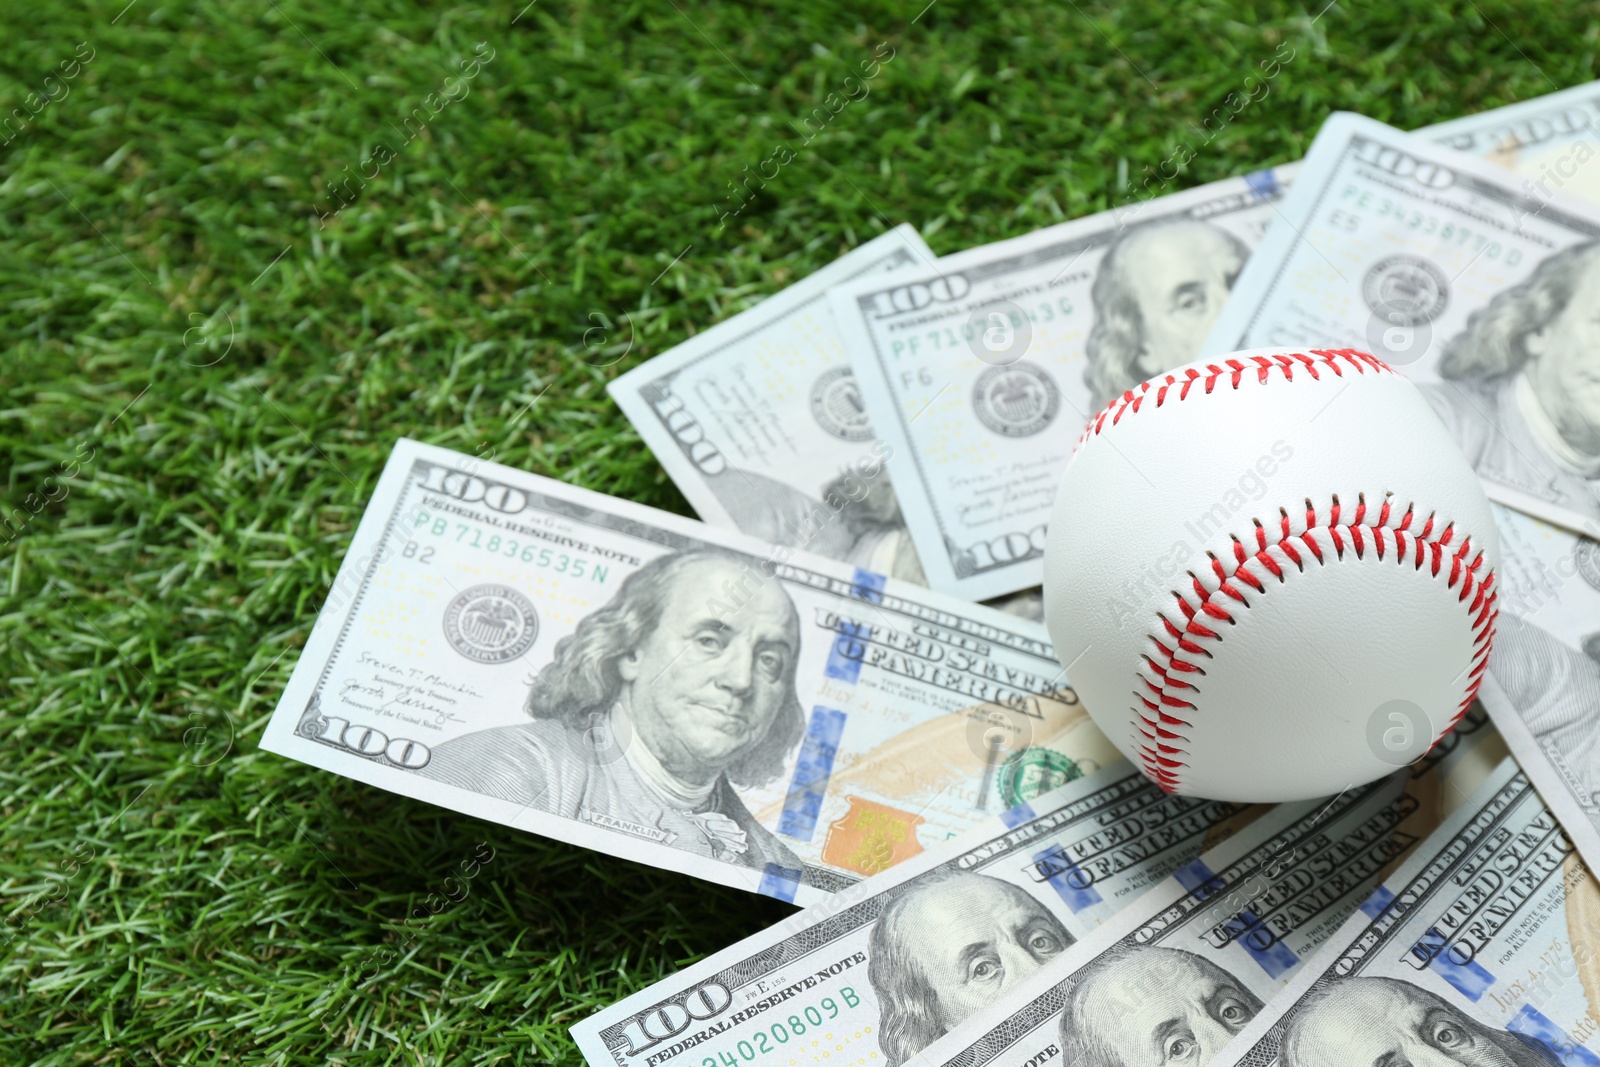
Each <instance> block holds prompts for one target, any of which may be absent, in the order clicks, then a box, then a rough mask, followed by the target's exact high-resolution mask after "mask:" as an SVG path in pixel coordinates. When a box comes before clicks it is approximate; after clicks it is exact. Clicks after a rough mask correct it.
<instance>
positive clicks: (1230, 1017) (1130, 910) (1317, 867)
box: [886, 707, 1505, 1067]
mask: <svg viewBox="0 0 1600 1067" xmlns="http://www.w3.org/2000/svg"><path fill="white" fill-rule="evenodd" d="M1461 727H1462V729H1459V730H1458V731H1457V732H1456V733H1454V734H1452V735H1450V736H1448V737H1447V738H1446V739H1445V741H1444V742H1442V743H1441V744H1440V745H1439V746H1438V747H1436V748H1435V749H1434V751H1432V752H1431V753H1429V754H1428V755H1427V756H1426V757H1424V758H1423V759H1422V760H1419V761H1418V762H1417V763H1415V764H1413V765H1411V766H1410V767H1408V768H1406V769H1405V770H1401V771H1397V772H1396V773H1395V774H1393V775H1391V776H1389V777H1388V778H1384V779H1381V780H1379V781H1377V782H1374V783H1372V784H1370V785H1367V786H1364V787H1362V788H1359V789H1351V790H1346V791H1345V792H1343V793H1341V794H1339V795H1338V796H1337V797H1334V798H1332V799H1331V800H1320V801H1310V802H1302V803H1296V804H1284V805H1280V806H1279V807H1278V808H1276V809H1274V810H1273V811H1272V812H1271V813H1270V814H1268V815H1266V816H1264V817H1262V818H1261V819H1258V820H1257V821H1256V822H1254V823H1253V824H1251V826H1249V827H1248V828H1246V829H1244V830H1241V831H1240V832H1239V833H1237V834H1236V835H1234V836H1233V837H1232V838H1231V839H1229V840H1228V841H1226V842H1224V843H1223V844H1221V845H1218V846H1216V847H1215V848H1213V849H1211V850H1209V851H1208V852H1206V853H1205V854H1204V855H1203V856H1201V857H1200V858H1199V859H1197V860H1194V861H1192V862H1190V863H1189V864H1186V865H1184V866H1182V867H1179V868H1178V869H1177V870H1176V871H1174V872H1173V874H1172V875H1171V876H1170V877H1169V878H1168V879H1167V880H1166V881H1165V882H1164V883H1163V884H1161V885H1159V886H1157V887H1156V888H1154V889H1152V890H1151V891H1150V892H1149V893H1147V894H1145V895H1144V896H1142V897H1140V898H1139V899H1138V900H1136V901H1135V902H1134V903H1133V904H1131V905H1129V906H1128V907H1126V908H1124V909H1123V910H1122V911H1121V912H1119V913H1118V914H1117V915H1116V916H1114V917H1113V918H1111V919H1110V920H1108V921H1107V922H1105V923H1103V924H1102V925H1101V926H1100V928H1099V929H1098V930H1096V931H1095V932H1094V933H1092V934H1090V935H1089V936H1088V937H1087V938H1085V939H1083V940H1082V941H1079V942H1078V943H1077V944H1075V945H1073V946H1072V947H1070V948H1069V949H1067V950H1066V951H1065V952H1062V953H1060V954H1059V955H1057V956H1056V957H1055V958H1054V959H1053V960H1051V961H1050V962H1049V963H1048V964H1047V965H1046V966H1044V967H1041V968H1039V969H1038V971H1037V972H1036V973H1035V974H1033V975H1032V976H1031V977H1030V978H1029V979H1028V981H1027V982H1026V983H1024V984H1023V985H1021V986H1019V987H1017V988H1016V989H1015V990H1013V991H1012V992H1011V993H1009V994H1007V995H1006V996H1005V997H1003V998H1000V999H997V1000H995V1001H993V1002H992V1003H990V1004H988V1005H987V1006H985V1007H984V1008H983V1009H981V1010H980V1011H978V1012H977V1013H975V1014H973V1015H972V1016H971V1017H970V1018H968V1019H967V1020H966V1021H965V1022H963V1023H962V1024H961V1025H960V1026H958V1027H956V1028H955V1029H954V1030H952V1031H951V1032H950V1033H948V1034H947V1035H945V1036H944V1037H942V1038H941V1039H940V1040H939V1041H937V1042H935V1043H933V1044H931V1045H929V1046H928V1047H927V1048H925V1049H924V1050H923V1051H922V1052H921V1053H920V1054H919V1055H917V1056H915V1057H913V1058H911V1059H910V1060H909V1062H910V1063H912V1064H915V1065H916V1067H934V1065H939V1067H1002V1065H1003V1067H1046V1065H1055V1067H1129V1065H1133V1064H1166V1063H1170V1064H1185V1065H1188V1067H1203V1065H1204V1064H1205V1063H1206V1062H1207V1060H1209V1059H1210V1058H1211V1057H1212V1056H1214V1055H1216V1054H1217V1052H1218V1051H1219V1050H1220V1049H1221V1048H1222V1047H1224V1046H1225V1045H1226V1044H1227V1043H1228V1041H1229V1040H1230V1039H1231V1038H1232V1037H1233V1036H1234V1035H1236V1034H1238V1033H1239V1032H1240V1031H1241V1029H1242V1028H1243V1027H1244V1026H1245V1024H1247V1023H1248V1022H1249V1020H1250V1019H1251V1018H1252V1017H1253V1016H1254V1015H1256V1014H1257V1013H1258V1012H1260V1011H1261V1010H1262V1005H1263V1004H1265V1003H1267V1002H1268V1001H1270V1000H1271V999H1272V998H1273V996H1274V995H1275V994H1276V993H1277V992H1278V990H1279V989H1281V988H1282V987H1283V986H1284V985H1285V984H1286V983H1287V982H1288V981H1289V979H1290V978H1291V976H1292V975H1294V974H1295V973H1296V971H1297V970H1299V969H1300V967H1301V964H1302V963H1303V962H1304V961H1306V960H1308V959H1310V958H1311V957H1313V956H1314V955H1315V953H1316V951H1317V949H1318V948H1319V947H1320V946H1321V945H1322V944H1323V943H1324V942H1325V941H1326V940H1327V939H1328V937H1329V936H1330V935H1332V934H1333V932H1334V931H1335V930H1337V929H1338V928H1339V926H1340V924H1341V923H1342V922H1343V921H1344V920H1345V918H1346V917H1347V916H1349V915H1350V914H1351V913H1352V912H1354V911H1355V910H1356V908H1357V907H1358V906H1360V905H1361V903H1362V901H1363V900H1365V899H1366V898H1367V896H1368V895H1369V894H1370V893H1371V891H1372V890H1373V888H1374V887H1376V886H1377V885H1379V884H1381V883H1382V881H1383V879H1384V877H1385V876H1386V874H1387V873H1388V872H1389V871H1391V870H1393V869H1394V868H1395V867H1397V866H1398V865H1399V864H1400V862H1401V861H1402V859H1403V858H1404V857H1405V856H1407V855H1409V854H1410V853H1411V851H1412V850H1413V849H1414V848H1415V847H1416V846H1417V844H1418V843H1419V842H1420V841H1422V840H1423V839H1424V838H1426V836H1427V835H1428V834H1429V833H1430V832H1431V831H1432V830H1433V829H1434V828H1435V827H1436V826H1438V825H1439V823H1440V822H1441V820H1442V819H1443V818H1444V817H1445V816H1446V814H1447V813H1449V812H1450V811H1452V810H1454V809H1455V807H1456V806H1457V805H1459V804H1460V803H1462V802H1463V801H1464V800H1465V799H1466V798H1467V797H1469V796H1470V795H1471V792H1472V789H1473V788H1475V787H1476V786H1477V785H1478V784H1479V783H1480V782H1482V781H1483V780H1484V779H1485V778H1486V776H1488V775H1489V774H1490V773H1492V772H1493V770H1494V768H1495V766H1496V764H1497V763H1498V762H1499V760H1500V758H1501V757H1503V756H1504V754H1505V748H1504V745H1503V744H1502V743H1501V742H1500V740H1499V738H1498V737H1496V736H1495V734H1494V730H1493V727H1491V726H1490V725H1489V722H1488V718H1487V716H1485V715H1484V713H1483V711H1482V709H1481V708H1477V707H1474V708H1472V709H1471V710H1470V711H1469V713H1468V716H1467V717H1466V718H1465V719H1464V720H1463V722H1462V724H1461ZM886 1058H887V1061H888V1063H889V1064H891V1065H897V1064H900V1063H904V1062H908V1061H907V1060H906V1058H905V1057H898V1056H895V1055H889V1056H888V1057H886ZM1361 1062H1363V1063H1370V1062H1373V1061H1361Z"/></svg>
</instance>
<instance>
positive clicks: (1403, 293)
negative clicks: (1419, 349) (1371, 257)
mask: <svg viewBox="0 0 1600 1067" xmlns="http://www.w3.org/2000/svg"><path fill="white" fill-rule="evenodd" d="M1361 298H1362V299H1363V300H1365V301H1366V302H1367V307H1368V308H1369V309H1371V311H1372V313H1373V314H1374V315H1378V316H1380V317H1381V318H1383V319H1384V321H1386V322H1389V323H1391V324H1393V325H1396V326H1420V325H1422V324H1423V323H1426V322H1432V321H1433V320H1434V319H1436V318H1438V317H1439V315H1440V314H1441V313H1442V312H1443V311H1444V309H1445V308H1447V307H1449V306H1450V280H1449V279H1448V278H1446V277H1445V276H1444V271H1442V270H1440V269H1439V268H1438V267H1436V266H1434V265H1433V264H1432V263H1430V262H1428V261H1427V260H1425V259H1421V258H1419V257H1417V256H1388V257H1386V258H1384V259H1380V260H1378V262H1376V263H1374V264H1373V265H1372V268H1371V269H1370V270H1368V271H1367V275H1366V277H1365V278H1362V279H1361Z"/></svg>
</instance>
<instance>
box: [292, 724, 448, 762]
mask: <svg viewBox="0 0 1600 1067" xmlns="http://www.w3.org/2000/svg"><path fill="white" fill-rule="evenodd" d="M315 737H316V739H317V740H318V741H326V742H327V743H328V744H330V745H337V746H339V747H340V748H343V749H348V750H349V751H351V752H354V753H356V754H357V755H361V756H366V757H368V758H369V759H377V758H379V757H382V758H383V759H386V760H388V761H389V762H390V763H392V764H394V765H395V766H396V767H404V768H406V769H407V770H410V771H414V770H416V769H417V768H418V767H426V766H427V765H428V761H429V760H430V759H432V758H433V750H432V749H430V748H428V746H427V745H424V744H423V743H422V742H420V741H412V740H410V739H408V738H404V737H396V738H394V739H392V740H391V739H390V738H389V736H388V735H387V734H385V733H384V732H383V731H381V730H374V729H373V728H372V727H370V726H351V725H350V720H348V719H340V718H336V717H335V716H332V715H329V716H325V717H324V718H323V719H322V729H321V731H320V732H318V733H317V734H316V735H315Z"/></svg>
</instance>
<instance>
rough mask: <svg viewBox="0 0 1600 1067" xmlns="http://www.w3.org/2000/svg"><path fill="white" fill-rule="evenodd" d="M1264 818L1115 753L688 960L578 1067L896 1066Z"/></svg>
mask: <svg viewBox="0 0 1600 1067" xmlns="http://www.w3.org/2000/svg"><path fill="white" fill-rule="evenodd" d="M1266 810H1267V809H1265V808H1264V807H1261V806H1259V805H1258V806H1251V807H1245V806H1243V805H1237V804H1227V803H1222V802H1216V801H1204V800H1195V799H1191V798H1187V797H1178V796H1168V795H1165V794H1163V793H1161V792H1160V791H1159V790H1158V789H1157V788H1156V787H1155V786H1153V785H1151V784H1150V783H1149V782H1147V781H1146V780H1145V779H1144V777H1143V776H1142V775H1140V774H1139V772H1138V771H1136V770H1135V769H1134V768H1133V767H1132V766H1131V765H1130V764H1127V763H1117V764H1115V765H1113V766H1111V767H1108V768H1106V769H1104V770H1102V771H1100V772H1099V773H1097V774H1094V775H1090V776H1089V777H1087V778H1080V779H1078V780H1077V781H1074V782H1072V783H1070V784H1068V785H1066V786H1064V787H1062V788H1061V789H1059V790H1057V791H1056V792H1054V793H1051V794H1049V795H1048V796H1043V797H1040V798H1039V799H1038V800H1037V801H1035V802H1034V803H1033V804H1032V805H1023V806H1021V807H1018V808H1014V809H1012V810H1011V811H1008V812H1006V813H1005V814H1004V815H1003V816H999V817H995V818H992V819H990V820H989V821H988V822H987V823H986V824H984V825H983V826H980V827H975V828H974V829H973V830H971V831H969V832H968V833H967V834H966V835H965V836H963V837H961V838H959V839H957V840H955V841H952V842H950V843H948V844H947V845H944V846H942V847H941V848H938V849H936V850H933V851H930V852H926V853H924V854H922V855H920V856H917V857H916V858H914V859H911V860H908V861H907V862H905V863H902V864H900V865H899V866H897V867H894V868H893V869H891V870H888V871H885V872H884V873H883V874H880V875H877V876H875V877H873V878H870V879H868V880H866V881H864V882H862V883H860V884H859V885H854V886H851V887H850V888H848V889H846V890H844V891H842V892H840V893H838V894H837V895H835V896H834V897H832V898H831V899H829V900H826V901H823V902H822V903H819V904H815V905H812V906H811V907H809V908H807V909H805V910H804V911H802V912H800V913H799V914H798V915H794V916H791V917H789V918H787V919H785V920H783V921H782V922H780V923H778V924H777V925H775V926H773V927H771V928H770V929H767V930H764V931H762V932H761V933H759V934H756V935H754V936H753V937H748V938H746V939H745V940H743V941H741V942H739V943H738V944H736V945H733V946H732V947H730V948H727V949H725V950H723V951H721V952H718V953H717V954H716V955H714V956H712V957H710V958H709V959H705V960H702V961H701V962H699V963H697V964H695V965H694V966H692V967H688V968H685V969H684V970H682V971H680V972H679V973H677V974H675V975H673V976H672V977H671V978H668V979H666V980H665V981H661V982H657V983H656V984H655V985H653V986H651V987H649V988H648V989H645V990H642V991H640V992H639V993H636V994H634V995H633V996H631V997H629V998H627V999H626V1000H624V1001H622V1002H621V1003H619V1004H617V1005H615V1006H613V1007H610V1008H607V1009H606V1010H605V1011H603V1012H600V1013H599V1014H597V1015H595V1016H593V1017H591V1018H589V1019H586V1020H585V1021H583V1022H582V1023H580V1024H578V1025H577V1026H575V1027H573V1028H572V1034H573V1037H574V1038H575V1039H576V1040H577V1042H578V1046H579V1048H581V1049H582V1050H583V1054H584V1056H585V1057H586V1058H587V1059H588V1061H589V1063H590V1065H591V1067H659V1065H660V1064H663V1063H669V1062H670V1063H673V1064H674V1065H678V1064H685V1065H693V1067H703V1065H704V1064H705V1063H707V1062H708V1061H709V1062H711V1063H713V1064H717V1065H718V1067H726V1063H727V1060H728V1059H732V1060H733V1062H734V1063H735V1064H736V1065H738V1064H746V1065H755V1067H788V1063H789V1058H790V1057H791V1056H793V1055H796V1054H801V1055H802V1056H803V1057H804V1059H803V1062H807V1063H809V1062H811V1060H812V1059H813V1058H815V1057H817V1055H818V1050H822V1051H827V1052H829V1053H833V1054H836V1055H839V1057H840V1059H842V1061H843V1062H845V1063H858V1062H860V1061H862V1060H863V1059H865V1060H866V1061H867V1062H869V1063H872V1062H880V1063H881V1062H882V1060H875V1059H874V1057H875V1056H881V1057H885V1058H887V1059H888V1061H889V1062H891V1063H893V1062H898V1061H899V1060H901V1059H903V1058H904V1057H905V1056H906V1055H909V1054H910V1052H914V1051H915V1050H916V1049H918V1048H921V1047H922V1046H923V1045H926V1044H928V1043H929V1042H931V1041H933V1040H934V1039H935V1038H937V1037H938V1036H939V1034H941V1033H943V1032H944V1031H945V1030H947V1029H949V1028H950V1027H951V1026H953V1025H955V1023H957V1022H959V1021H960V1019H961V1018H962V1016H963V1015H964V1014H966V1013H968V1012H971V1011H974V1010H976V1008H977V1007H978V1006H979V1005H981V1004H983V1003H986V1002H988V1001H990V1000H993V999H995V998H997V997H1000V996H1001V995H1002V994H1004V993H1005V992H1006V991H1007V990H1008V989H1011V988H1012V987H1014V986H1015V985H1017V983H1019V982H1021V981H1022V980H1023V979H1025V978H1026V977H1027V976H1028V975H1029V974H1031V973H1033V972H1034V971H1035V970H1037V969H1038V968H1040V967H1041V966H1043V965H1045V964H1046V963H1048V962H1049V961H1050V960H1051V959H1053V958H1054V957H1055V956H1057V955H1058V954H1060V953H1061V952H1064V951H1066V950H1067V948H1068V947H1069V946H1070V945H1072V944H1073V943H1074V942H1075V941H1077V940H1078V939H1080V938H1082V937H1084V936H1086V935H1087V934H1088V933H1089V932H1090V931H1092V930H1093V929H1094V928H1095V926H1097V925H1098V924H1099V923H1100V922H1102V921H1104V920H1105V919H1107V918H1109V917H1110V916H1111V915H1113V914H1114V913H1115V912H1116V911H1117V910H1118V909H1120V908H1122V907H1124V906H1125V905H1126V904H1127V903H1128V901H1130V900H1133V899H1135V898H1136V897H1138V896H1139V895H1140V894H1141V893H1143V892H1144V891H1145V890H1146V889H1148V888H1149V887H1150V886H1152V885H1155V884H1157V883H1159V882H1160V881H1161V880H1162V879H1164V878H1165V877H1166V876H1167V875H1169V874H1170V873H1171V872H1172V871H1173V870H1175V869H1177V868H1178V867H1180V866H1182V865H1183V864H1186V863H1189V862H1190V861H1192V860H1193V859H1194V858H1195V857H1196V856H1198V855H1200V853H1201V852H1203V851H1205V850H1206V849H1207V848H1209V847H1211V846H1212V845H1214V844H1216V843H1218V842H1220V841H1222V840H1224V839H1226V838H1227V837H1228V836H1229V835H1230V834H1232V833H1235V832H1238V830H1239V829H1240V828H1241V827H1243V826H1247V825H1248V824H1249V823H1250V821H1251V820H1252V819H1254V818H1256V817H1257V816H1259V815H1261V814H1262V812H1264V811H1266ZM930 983H931V985H930ZM924 987H927V988H929V990H930V991H931V990H932V989H933V988H937V989H938V990H939V991H940V992H939V994H937V995H934V996H933V997H932V1000H933V1001H934V1002H933V1003H927V1004H922V1005H921V1006H920V1009H919V1008H918V1007H915V1006H913V1005H912V1004H911V1003H908V999H915V998H917V997H919V996H923V994H919V992H918V990H919V989H922V988H924ZM841 1045H842V1046H843V1048H837V1047H836V1046H841Z"/></svg>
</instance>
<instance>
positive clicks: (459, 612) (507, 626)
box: [444, 585, 539, 663]
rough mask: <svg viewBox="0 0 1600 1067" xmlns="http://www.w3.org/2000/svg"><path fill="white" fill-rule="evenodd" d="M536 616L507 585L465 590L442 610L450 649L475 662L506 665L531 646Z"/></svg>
mask: <svg viewBox="0 0 1600 1067" xmlns="http://www.w3.org/2000/svg"><path fill="white" fill-rule="evenodd" d="M538 636H539V615H538V613H537V612H536V611H534V610H533V601H531V600H529V599H528V598H527V597H525V596H523V595H522V594H521V593H519V592H517V591H516V590H515V589H512V588H511V587H510V586H506V585H475V586H473V587H472V588H470V589H464V590H462V591H461V593H459V594H458V595H457V596H456V598H455V599H454V600H452V601H450V604H449V606H448V607H446V608H445V609H444V637H445V640H446V641H449V642H450V647H451V648H453V649H455V650H456V651H457V652H459V653H461V654H462V655H463V656H465V657H467V658H468V659H470V660H473V661H474V662H477V663H505V662H507V661H508V660H514V659H516V658H517V657H518V656H520V655H522V654H523V653H524V652H526V651H528V649H529V648H531V647H532V646H533V640H534V638H536V637H538Z"/></svg>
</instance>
